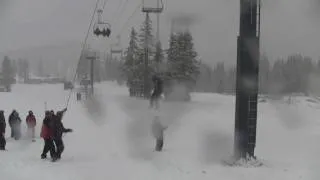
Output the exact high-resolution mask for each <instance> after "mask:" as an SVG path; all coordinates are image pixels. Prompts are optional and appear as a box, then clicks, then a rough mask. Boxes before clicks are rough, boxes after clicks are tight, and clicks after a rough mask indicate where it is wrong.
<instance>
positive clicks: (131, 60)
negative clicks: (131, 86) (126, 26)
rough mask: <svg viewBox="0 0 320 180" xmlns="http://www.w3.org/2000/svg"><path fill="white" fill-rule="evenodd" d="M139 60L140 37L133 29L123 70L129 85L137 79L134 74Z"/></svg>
mask: <svg viewBox="0 0 320 180" xmlns="http://www.w3.org/2000/svg"><path fill="white" fill-rule="evenodd" d="M138 58H139V47H138V37H137V32H136V31H135V29H134V28H132V29H131V33H130V41H129V47H128V48H127V50H126V52H125V62H124V63H123V65H122V68H121V69H122V71H123V73H124V76H125V77H126V79H127V82H128V83H130V81H131V80H132V79H134V78H135V77H134V74H135V71H136V67H137V65H138Z"/></svg>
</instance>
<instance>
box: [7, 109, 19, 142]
mask: <svg viewBox="0 0 320 180" xmlns="http://www.w3.org/2000/svg"><path fill="white" fill-rule="evenodd" d="M9 125H10V128H11V137H13V138H14V139H15V140H19V139H20V137H21V118H20V117H19V114H18V112H17V111H16V110H13V111H12V113H11V114H10V116H9Z"/></svg>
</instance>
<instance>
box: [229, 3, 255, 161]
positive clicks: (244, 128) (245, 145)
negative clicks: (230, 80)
mask: <svg viewBox="0 0 320 180" xmlns="http://www.w3.org/2000/svg"><path fill="white" fill-rule="evenodd" d="M259 36H260V0H240V34H239V36H238V49H237V81H236V110H235V144H234V145H235V148H234V149H235V152H234V153H235V158H236V159H240V158H245V157H247V156H250V157H254V148H255V145H256V126H257V98H258V73H259V54H260V53H259Z"/></svg>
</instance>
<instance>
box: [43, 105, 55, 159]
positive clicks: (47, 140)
mask: <svg viewBox="0 0 320 180" xmlns="http://www.w3.org/2000/svg"><path fill="white" fill-rule="evenodd" d="M52 123H53V117H52V115H51V113H50V112H49V111H46V114H45V118H44V120H43V123H42V128H41V133H40V136H41V137H42V138H43V140H44V147H43V151H42V154H41V159H46V158H47V153H48V152H49V151H50V156H51V159H54V158H55V155H56V152H55V146H54V143H53V129H52Z"/></svg>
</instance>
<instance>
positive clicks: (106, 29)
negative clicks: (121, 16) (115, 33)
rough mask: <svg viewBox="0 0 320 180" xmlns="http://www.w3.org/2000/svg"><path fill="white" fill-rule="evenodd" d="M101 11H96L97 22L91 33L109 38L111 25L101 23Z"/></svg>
mask: <svg viewBox="0 0 320 180" xmlns="http://www.w3.org/2000/svg"><path fill="white" fill-rule="evenodd" d="M102 13H103V11H102V9H99V10H98V11H97V14H98V21H97V22H96V23H95V24H94V25H93V33H94V34H95V35H96V36H100V35H102V36H103V37H106V36H107V37H109V36H110V35H111V25H110V24H109V23H107V22H103V21H102Z"/></svg>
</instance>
